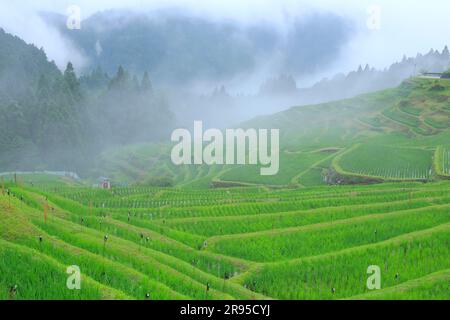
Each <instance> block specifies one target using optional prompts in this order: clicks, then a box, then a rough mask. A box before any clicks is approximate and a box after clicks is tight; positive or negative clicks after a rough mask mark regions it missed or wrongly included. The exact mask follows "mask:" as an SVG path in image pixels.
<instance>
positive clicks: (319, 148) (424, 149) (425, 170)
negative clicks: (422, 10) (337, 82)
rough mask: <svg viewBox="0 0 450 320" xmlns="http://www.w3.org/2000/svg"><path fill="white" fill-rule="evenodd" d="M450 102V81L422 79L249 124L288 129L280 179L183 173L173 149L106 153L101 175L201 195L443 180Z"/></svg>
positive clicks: (245, 170) (234, 170)
mask: <svg viewBox="0 0 450 320" xmlns="http://www.w3.org/2000/svg"><path fill="white" fill-rule="evenodd" d="M449 97H450V81H448V80H430V79H420V78H417V79H411V80H407V81H405V82H404V83H403V84H402V85H401V86H399V87H398V88H395V89H390V90H385V91H381V92H376V93H372V94H366V95H362V96H358V97H355V98H352V99H347V100H342V101H336V102H331V103H325V104H321V105H312V106H306V107H295V108H292V109H289V110H287V111H284V112H280V113H277V114H274V115H271V116H264V117H259V118H257V119H254V120H252V121H249V122H247V123H244V124H243V125H242V127H244V128H274V129H280V137H281V138H280V139H281V150H280V172H279V173H278V175H276V176H267V177H263V176H260V175H259V166H241V167H239V166H213V167H208V166H180V167H176V166H174V165H173V164H172V163H171V161H170V146H169V145H161V146H153V147H151V148H149V146H148V145H143V146H135V147H129V148H127V149H116V150H114V152H112V153H105V154H104V155H103V156H102V161H101V162H100V164H99V167H98V169H99V170H98V171H97V172H96V173H95V174H100V173H102V174H104V175H110V176H111V177H112V178H113V179H114V178H115V179H117V180H119V181H126V180H128V181H140V182H147V183H152V182H154V183H156V184H158V183H160V182H161V181H164V184H167V183H168V181H172V183H173V184H177V185H181V186H187V185H189V186H197V187H209V186H210V185H211V183H215V184H217V185H229V184H230V183H236V182H237V183H241V184H242V183H243V184H246V183H254V184H267V185H278V186H280V185H288V184H293V185H296V184H300V185H305V186H306V185H320V184H324V183H325V182H326V181H328V182H329V183H339V181H341V182H345V181H346V179H345V177H342V176H349V177H350V179H349V180H348V181H347V182H352V183H353V182H369V181H372V182H375V181H381V180H383V179H386V180H430V179H435V178H436V177H435V169H434V168H432V167H431V166H432V158H433V156H434V150H435V149H436V148H437V146H441V145H449V142H448V141H450V109H449V102H448V101H449ZM364 145H370V146H372V147H371V148H362V147H361V146H364ZM390 148H394V150H395V148H402V149H401V150H400V151H399V152H397V155H395V156H393V157H390V158H386V157H385V156H388V155H389V154H392V150H391V149H390ZM417 150H418V151H417ZM353 159H355V161H354V160H353ZM355 162H356V164H355ZM383 170H384V171H383ZM155 178H158V180H155ZM162 178H164V180H161V179H162ZM360 178H361V179H360Z"/></svg>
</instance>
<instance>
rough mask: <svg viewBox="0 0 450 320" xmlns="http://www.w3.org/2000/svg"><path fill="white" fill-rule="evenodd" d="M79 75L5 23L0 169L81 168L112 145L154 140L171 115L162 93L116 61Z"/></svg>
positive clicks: (0, 43)
mask: <svg viewBox="0 0 450 320" xmlns="http://www.w3.org/2000/svg"><path fill="white" fill-rule="evenodd" d="M101 74H102V72H101V71H100V70H96V71H94V72H93V73H92V74H90V75H88V76H85V77H83V78H81V79H79V78H78V77H77V75H76V74H75V71H74V67H73V65H72V64H71V63H69V64H68V65H67V68H66V70H65V71H64V72H60V71H59V70H58V68H57V67H56V65H55V64H54V63H53V62H49V61H48V60H47V57H46V55H45V53H44V51H43V50H42V49H37V48H36V47H34V46H32V45H28V44H26V43H25V42H24V41H22V40H21V39H19V38H17V37H13V36H11V35H9V34H7V33H5V32H4V31H3V30H1V29H0V171H8V170H43V169H53V170H71V171H72V170H73V171H78V172H83V171H84V169H85V166H86V165H87V164H88V163H90V160H91V159H92V158H93V157H95V155H96V154H97V153H99V152H101V150H102V149H103V148H105V147H107V146H111V145H116V144H125V143H133V142H139V141H157V140H158V139H159V138H160V137H161V136H162V135H163V134H164V133H163V131H164V130H168V128H170V123H171V121H172V115H171V113H170V111H169V109H168V106H167V103H165V101H164V99H163V97H161V96H160V95H159V94H158V93H157V92H154V91H153V90H152V86H151V82H150V79H149V76H148V74H145V75H144V77H143V78H142V80H138V79H137V78H136V77H133V76H132V75H130V74H129V73H128V72H127V71H126V70H125V69H124V68H122V67H119V68H118V72H117V74H116V75H115V76H114V77H113V78H111V79H109V77H108V76H107V75H104V76H103V77H100V76H99V75H101Z"/></svg>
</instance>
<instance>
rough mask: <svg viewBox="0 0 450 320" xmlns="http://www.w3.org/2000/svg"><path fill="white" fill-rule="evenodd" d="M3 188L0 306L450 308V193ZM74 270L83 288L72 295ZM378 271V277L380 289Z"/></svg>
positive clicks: (435, 189)
mask: <svg viewBox="0 0 450 320" xmlns="http://www.w3.org/2000/svg"><path fill="white" fill-rule="evenodd" d="M6 188H7V189H9V190H10V191H11V195H10V196H8V194H7V193H5V194H0V219H1V224H0V243H1V247H0V269H1V272H2V278H1V281H0V299H8V298H11V297H10V293H9V291H8V290H9V288H10V286H11V285H17V287H18V291H17V294H16V295H15V296H14V297H13V298H15V299H47V298H49V299H52V298H67V299H106V298H113V299H146V297H147V298H148V296H147V294H149V297H150V299H347V298H351V299H353V298H355V299H385V298H402V299H408V298H417V297H420V298H422V299H449V298H450V296H449V292H450V291H449V290H446V288H447V289H448V285H449V282H450V272H449V270H450V259H449V258H450V251H449V250H450V245H449V239H450V206H449V203H450V183H448V182H439V183H428V184H423V183H413V182H409V183H401V184H381V185H373V186H358V187H355V186H334V187H314V188H308V189H269V188H266V187H251V188H233V189H209V190H201V191H200V190H184V189H175V188H154V187H128V188H126V187H120V188H113V189H112V190H99V189H93V188H89V187H82V186H79V185H71V184H70V183H61V182H53V183H48V185H47V186H45V182H43V184H41V185H39V186H36V184H33V186H32V185H31V184H30V183H29V182H27V181H24V182H22V183H21V185H15V184H12V183H11V182H7V184H6ZM45 206H48V208H47V209H44V207H45ZM44 214H46V218H44ZM105 236H107V238H105ZM105 239H106V240H105ZM5 261H8V263H6V262H5ZM11 261H12V263H11ZM71 265H77V266H79V267H80V270H81V272H82V274H83V290H81V291H70V290H67V288H66V277H67V275H66V273H65V271H66V268H67V266H71ZM370 265H378V266H380V268H381V276H382V289H381V290H378V291H376V292H374V291H370V290H369V289H367V287H366V280H367V277H368V275H367V268H368V266H370ZM17 270H22V271H23V272H16V271H17ZM44 283H45V285H43V284H44ZM207 288H209V290H207Z"/></svg>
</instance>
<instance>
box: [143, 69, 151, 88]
mask: <svg viewBox="0 0 450 320" xmlns="http://www.w3.org/2000/svg"><path fill="white" fill-rule="evenodd" d="M141 90H142V91H144V92H152V91H153V87H152V82H151V81H150V77H149V76H148V72H147V71H145V72H144V76H143V77H142V81H141Z"/></svg>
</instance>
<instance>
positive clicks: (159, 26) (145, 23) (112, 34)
mask: <svg viewBox="0 0 450 320" xmlns="http://www.w3.org/2000/svg"><path fill="white" fill-rule="evenodd" d="M44 17H45V19H46V21H48V22H49V23H51V24H53V25H54V26H57V27H58V29H59V31H60V32H61V33H62V34H63V35H65V36H66V37H68V38H69V39H70V40H71V41H72V42H73V43H74V44H75V45H76V46H77V47H78V48H79V49H80V50H81V52H82V53H83V54H84V55H85V56H86V57H87V58H88V61H89V65H88V66H87V67H89V66H90V67H96V66H100V67H101V68H102V69H103V70H105V71H106V72H109V73H112V72H114V71H115V70H116V68H117V66H118V65H123V66H124V67H126V68H127V69H129V70H130V71H131V72H133V73H136V74H142V73H143V71H142V70H148V71H149V72H150V73H151V74H152V76H153V78H154V79H155V81H156V82H157V83H158V84H166V85H184V86H186V85H190V84H196V83H201V82H211V81H212V82H213V83H220V81H228V80H231V79H233V78H235V77H238V76H245V75H251V74H255V73H260V71H261V70H266V72H267V74H268V75H271V74H278V73H283V72H288V71H289V72H290V73H292V74H294V75H305V74H313V73H316V72H324V71H325V70H326V69H327V68H329V66H330V65H331V64H332V63H333V61H335V60H336V59H338V58H339V55H340V54H341V49H342V48H343V47H344V46H345V45H346V43H347V42H348V41H349V39H350V38H351V35H352V33H353V32H354V30H353V27H352V22H351V21H349V20H347V19H345V18H343V17H341V16H338V15H335V14H333V13H328V12H322V13H311V14H309V15H306V16H304V17H302V18H301V19H300V18H299V17H294V18H292V21H291V22H290V23H289V26H288V27H287V29H286V30H282V29H281V28H279V27H278V26H276V25H274V24H273V23H270V22H264V21H261V22H258V23H254V24H251V25H242V24H240V23H239V22H237V21H233V20H223V21H222V20H218V21H214V20H211V19H208V18H205V17H197V16H191V15H189V14H187V13H184V12H183V11H182V10H168V9H166V10H158V11H155V12H150V13H148V14H144V13H133V12H128V11H119V10H108V11H104V12H99V13H96V14H94V15H92V16H91V17H89V18H87V19H86V20H83V21H82V28H81V30H69V29H67V27H66V17H65V16H58V15H55V14H48V13H47V14H45V15H44ZM312 39H315V40H314V41H311V40H312Z"/></svg>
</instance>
